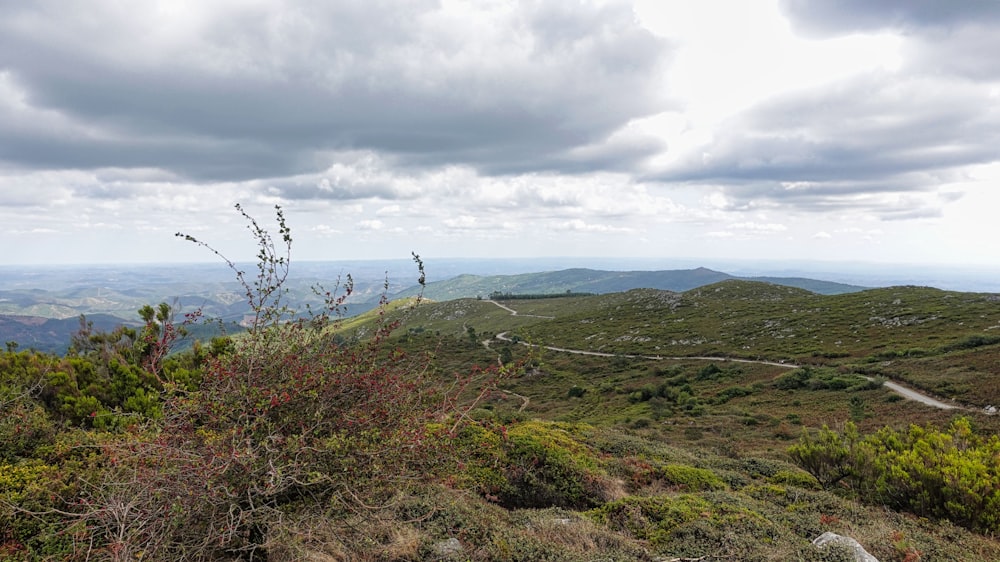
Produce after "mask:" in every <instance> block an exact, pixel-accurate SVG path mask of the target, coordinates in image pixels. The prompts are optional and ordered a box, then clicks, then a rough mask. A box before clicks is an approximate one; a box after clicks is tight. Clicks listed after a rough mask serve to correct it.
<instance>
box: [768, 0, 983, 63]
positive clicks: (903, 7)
mask: <svg viewBox="0 0 1000 562" xmlns="http://www.w3.org/2000/svg"><path fill="white" fill-rule="evenodd" d="M781 7H782V8H783V10H784V12H785V14H786V15H787V16H788V17H789V19H790V20H791V22H792V24H793V26H794V27H795V29H797V30H798V31H800V32H801V33H804V34H806V35H809V36H813V37H830V36H838V35H849V34H856V33H873V32H883V31H890V32H896V33H899V34H901V35H902V36H903V37H905V38H906V41H907V43H908V44H907V47H906V48H905V49H904V54H905V55H906V57H907V59H908V64H907V66H908V67H909V68H910V69H911V70H915V71H918V72H925V73H931V74H937V75H941V74H953V75H958V76H964V77H968V78H972V79H975V80H982V79H993V80H995V79H997V78H1000V61H998V60H997V57H995V56H992V54H993V53H996V52H998V50H1000V37H998V35H997V33H996V24H997V23H1000V3H997V2H992V1H988V0H987V1H983V0H953V1H948V2H939V1H937V0H909V1H906V2H898V1H895V0H846V1H842V0H819V1H815V0H782V2H781Z"/></svg>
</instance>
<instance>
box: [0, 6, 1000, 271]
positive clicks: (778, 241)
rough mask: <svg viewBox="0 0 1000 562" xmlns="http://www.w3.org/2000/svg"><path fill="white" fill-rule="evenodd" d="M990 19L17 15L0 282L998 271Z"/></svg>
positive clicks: (855, 11)
mask: <svg viewBox="0 0 1000 562" xmlns="http://www.w3.org/2000/svg"><path fill="white" fill-rule="evenodd" d="M998 52H1000V2H996V1H993V0H964V1H963V0H949V1H947V2H942V1H938V0H907V1H902V0H759V1H755V2H746V1H745V0H698V1H694V0H691V1H676V2H664V1H661V0H593V1H591V0H572V1H570V0H567V1H555V0H534V1H530V0H524V1H519V0H476V1H457V0H408V1H387V0H327V1H322V2H319V1H308V0H212V1H205V0H190V1H187V0H164V1H156V0H150V1H148V2H138V3H135V2H119V1H117V0H88V1H86V2H64V1H61V0H36V1H33V2H23V1H21V0H0V244H2V247H3V252H2V253H0V256H2V257H0V264H5V265H10V264H46V263H52V264H61V263H133V262H134V263H142V262H192V261H206V260H211V259H215V258H214V256H211V255H209V254H208V253H206V252H205V251H204V250H203V249H199V248H197V247H196V246H194V245H192V244H187V243H184V242H183V241H182V240H178V239H177V238H175V237H174V233H175V232H184V233H187V234H191V235H193V236H196V237H198V238H200V239H202V240H205V241H207V242H209V243H210V244H212V245H213V246H215V247H216V248H218V249H219V250H221V251H222V252H223V253H225V254H226V255H229V256H231V257H232V258H233V259H237V260H239V259H245V258H252V256H253V254H254V253H255V250H256V249H255V247H254V246H253V241H252V239H250V238H249V236H248V235H247V231H246V229H245V228H244V227H245V222H244V221H243V220H242V218H241V217H240V215H239V214H238V213H237V212H236V211H235V210H234V208H233V206H234V204H236V203H240V204H242V205H243V206H244V208H245V209H246V210H247V211H248V212H249V213H250V214H252V215H253V216H254V217H256V218H257V219H258V220H259V221H260V223H261V224H262V225H272V224H273V219H274V207H275V205H278V206H280V207H281V208H282V209H283V211H284V213H285V216H286V218H287V220H288V224H289V226H290V227H291V228H292V235H293V239H294V242H293V244H294V247H293V256H294V258H295V259H300V260H303V259H304V260H339V259H389V258H392V259H399V258H407V257H408V256H409V255H410V252H411V251H415V252H417V253H419V254H421V255H422V256H424V257H425V259H433V258H435V257H441V258H444V257H480V258H504V257H546V256H575V257H588V256H619V257H622V256H631V257H641V258H663V259H664V263H665V265H668V264H669V260H670V259H671V258H681V257H683V258H695V259H697V258H705V259H709V258H711V259H715V260H717V259H725V258H739V259H743V260H757V259H759V260H778V261H780V260H803V259H808V260H821V261H831V262H835V261H845V260H849V261H860V262H870V263H877V264H883V265H884V264H892V263H908V264H937V265H949V264H956V265H957V264H962V265H978V266H994V265H1000V244H997V243H996V241H997V240H1000V220H998V217H997V216H996V214H997V212H998V210H1000V189H998V187H1000V57H998V56H996V53H998Z"/></svg>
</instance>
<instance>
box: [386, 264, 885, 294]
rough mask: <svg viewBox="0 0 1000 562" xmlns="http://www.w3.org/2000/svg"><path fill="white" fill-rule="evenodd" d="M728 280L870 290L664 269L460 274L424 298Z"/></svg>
mask: <svg viewBox="0 0 1000 562" xmlns="http://www.w3.org/2000/svg"><path fill="white" fill-rule="evenodd" d="M729 279H745V280H750V281H760V282H765V283H772V284H775V285H784V286H787V287H796V288H799V289H805V290H807V291H810V292H813V293H817V294H821V295H839V294H844V293H854V292H858V291H863V290H865V289H866V287H860V286H857V285H847V284H844V283H834V282H832V281H821V280H818V279H807V278H802V277H753V278H744V277H736V276H734V275H730V274H728V273H723V272H721V271H714V270H711V269H707V268H704V267H699V268H696V269H677V270H664V271H603V270H597V269H583V268H575V269H564V270H562V271H546V272H541V273H524V274H520V275H489V276H479V275H459V276H457V277H453V278H451V279H448V280H445V281H436V282H433V283H428V284H427V287H426V288H425V289H424V296H425V297H427V298H429V299H433V300H451V299H458V298H471V297H477V296H482V297H485V296H487V295H489V294H490V293H493V292H496V291H499V292H501V293H514V294H543V293H565V292H567V291H569V292H574V293H598V294H605V293H618V292H622V291H628V290H630V289H660V290H665V291H674V292H684V291H689V290H691V289H695V288H698V287H703V286H705V285H711V284H712V283H718V282H720V281H726V280H729ZM416 292H417V291H416V289H414V288H410V289H407V290H405V291H401V292H400V293H398V294H396V295H395V296H396V297H406V296H412V295H414V294H416Z"/></svg>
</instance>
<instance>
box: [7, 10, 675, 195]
mask: <svg viewBox="0 0 1000 562" xmlns="http://www.w3.org/2000/svg"><path fill="white" fill-rule="evenodd" d="M6 4H7V6H5V17H4V18H3V20H2V21H0V68H3V69H5V70H4V75H3V78H2V80H0V83H2V84H3V87H0V92H5V93H4V94H2V95H0V104H2V105H0V113H2V114H6V115H8V116H9V115H10V114H12V113H13V114H16V116H17V117H18V119H15V120H13V121H7V122H8V123H14V125H15V126H13V127H12V126H7V127H5V128H4V129H5V130H6V131H8V133H7V134H3V133H0V154H2V155H4V156H3V158H4V159H5V160H6V161H8V162H9V163H12V164H15V165H18V166H23V167H27V168H49V167H75V168H105V167H161V168H163V169H165V170H169V171H170V172H171V173H173V174H175V175H177V176H179V177H182V178H187V179H191V180H195V181H203V180H232V181H240V180H247V179H251V178H259V177H282V176H295V175H300V174H304V173H311V172H315V171H318V170H322V169H325V168H326V167H327V166H328V163H327V162H324V157H325V155H326V154H327V153H328V152H329V151H331V150H332V151H345V150H360V151H376V152H379V153H382V154H387V155H392V157H393V158H395V159H396V163H397V164H399V165H411V166H416V165H419V166H440V165H447V164H464V165H468V166H472V167H474V168H476V169H478V170H481V171H483V172H484V173H487V174H508V173H523V172H527V171H533V170H563V169H566V170H568V171H571V172H572V171H574V170H586V169H593V168H594V167H595V166H598V165H602V164H603V165H612V166H614V165H619V166H621V165H623V164H620V163H618V162H619V161H620V162H627V161H630V160H636V159H640V158H642V157H643V156H645V155H648V154H650V153H651V152H653V151H655V150H656V149H657V148H658V147H657V145H656V143H654V142H651V141H642V142H639V141H634V140H627V139H626V140H622V139H621V138H619V137H614V135H615V133H616V132H617V131H619V130H621V129H623V128H625V127H627V125H628V123H629V122H630V121H631V120H633V119H635V118H639V117H642V116H644V115H648V114H651V113H653V112H654V111H657V110H658V109H659V107H660V105H661V102H662V99H661V97H662V96H661V94H660V92H659V89H658V86H659V79H658V75H659V72H658V69H660V68H661V67H662V65H663V64H664V63H665V61H666V60H667V57H668V55H669V46H668V44H667V43H666V42H665V41H664V40H661V39H658V38H656V37H655V36H654V35H652V34H651V33H649V32H648V31H647V30H645V29H644V28H643V27H641V26H640V25H639V24H638V23H637V22H636V19H635V17H634V15H633V13H632V9H631V6H630V5H629V4H628V3H627V2H623V1H609V2H593V3H591V2H587V3H582V4H578V5H574V6H573V7H572V8H570V7H569V6H562V5H559V4H551V3H536V2H528V1H524V2H513V3H477V4H462V3H448V4H440V3H438V2H430V1H417V2H408V3H405V4H399V3H398V2H388V1H372V2H353V1H342V2H332V3H318V4H317V3H312V2H305V1H301V2H300V1H295V0H287V1H284V2H273V3H265V4H256V5H255V4H246V3H208V4H199V5H197V6H195V5H187V6H186V7H185V9H183V10H180V9H177V10H171V9H170V8H168V7H165V5H158V4H155V3H151V4H142V5H136V6H125V5H122V4H120V3H117V2H111V1H110V0H108V1H98V2H91V3H88V4H87V5H82V4H80V5H75V4H74V5H66V4H64V3H62V2H54V1H42V2H37V3H31V4H23V3H10V2H7V3H6ZM39 122H41V123H43V124H45V125H46V126H44V127H36V128H32V127H30V125H31V124H33V123H34V124H37V123H39ZM15 130H16V133H17V134H16V135H15V134H13V133H12V132H11V131H15ZM609 139H610V140H609ZM605 141H609V142H610V144H609V146H608V148H602V144H603V143H604V142H605ZM585 156H587V157H586V158H585ZM286 189H288V190H290V191H294V193H292V195H291V196H292V197H295V196H304V194H305V193H311V194H313V195H316V196H320V195H322V192H321V191H320V190H318V189H315V188H314V189H311V190H307V189H306V188H304V187H302V186H296V187H294V188H293V187H287V188H286Z"/></svg>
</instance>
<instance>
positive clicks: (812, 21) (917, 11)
mask: <svg viewBox="0 0 1000 562" xmlns="http://www.w3.org/2000/svg"><path fill="white" fill-rule="evenodd" d="M780 5H781V7H782V9H783V10H784V12H785V13H786V14H787V15H788V16H789V17H790V18H791V20H792V22H793V23H794V24H795V25H797V26H799V27H800V28H801V29H802V30H803V31H805V32H809V33H813V34H817V35H822V36H826V35H847V34H850V33H858V32H870V31H879V30H882V29H901V30H914V29H920V28H954V27H960V26H962V25H964V24H967V23H970V22H982V21H990V22H1000V6H998V5H997V3H996V2H991V1H983V0H949V1H948V2H939V1H937V0H907V1H905V2H900V1H898V0H781V3H780Z"/></svg>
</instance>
